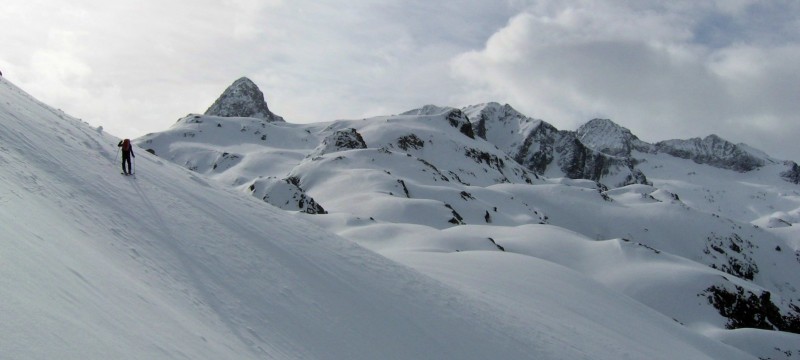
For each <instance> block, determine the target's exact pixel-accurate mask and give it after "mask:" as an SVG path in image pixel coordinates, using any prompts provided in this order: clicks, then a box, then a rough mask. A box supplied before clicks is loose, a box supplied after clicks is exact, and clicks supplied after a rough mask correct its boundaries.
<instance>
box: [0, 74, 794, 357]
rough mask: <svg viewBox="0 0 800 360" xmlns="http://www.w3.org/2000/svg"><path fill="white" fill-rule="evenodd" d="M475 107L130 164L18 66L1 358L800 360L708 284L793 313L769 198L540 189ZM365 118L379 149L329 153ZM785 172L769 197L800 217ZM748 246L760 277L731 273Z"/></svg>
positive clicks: (215, 122)
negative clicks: (130, 172) (23, 81)
mask: <svg viewBox="0 0 800 360" xmlns="http://www.w3.org/2000/svg"><path fill="white" fill-rule="evenodd" d="M440 110H441V111H440ZM457 115H458V114H457V113H454V112H452V111H451V110H450V109H436V108H425V109H422V110H421V111H418V112H415V113H407V114H403V115H398V116H395V117H380V118H376V119H367V120H354V121H342V122H333V123H321V124H312V125H295V124H290V123H284V122H271V123H266V122H263V121H260V120H257V119H252V118H221V117H217V116H201V115H197V116H190V117H187V118H184V119H182V120H181V121H180V122H179V123H178V124H176V125H175V126H174V127H173V128H172V129H170V130H169V131H167V132H164V133H161V134H153V135H150V136H147V137H145V138H143V139H138V140H137V144H138V145H139V147H136V148H135V153H136V158H135V159H134V160H135V166H136V175H135V176H130V177H125V176H122V175H120V174H119V173H120V166H119V159H118V157H117V151H118V149H117V146H116V144H117V142H118V141H119V139H118V138H117V137H115V136H112V135H110V134H107V133H104V132H103V131H102V129H100V128H92V127H90V126H89V125H88V124H86V123H83V122H82V121H80V120H78V119H74V118H72V117H70V116H68V115H67V114H64V113H63V112H61V111H59V110H56V109H52V108H50V107H48V106H46V105H44V104H42V103H40V102H38V101H36V100H35V99H33V98H31V97H30V96H29V95H27V94H26V93H25V92H24V91H22V90H21V89H19V88H17V87H15V86H14V85H13V84H11V83H9V82H8V81H7V80H5V79H3V78H0V229H2V231H0V297H1V298H2V299H3V300H2V301H1V302H0V318H2V321H0V354H2V355H1V356H0V357H2V358H4V359H54V358H58V359H110V358H113V359H248V358H253V359H489V358H498V359H756V358H759V357H760V358H772V359H792V358H797V357H798V356H800V346H798V344H800V335H797V334H794V333H789V332H782V331H763V330H756V329H737V330H728V329H726V324H727V320H728V319H726V318H725V317H723V316H721V315H720V314H719V313H718V312H717V311H716V310H715V309H714V308H713V307H711V306H710V305H709V301H708V300H707V298H706V296H704V295H701V294H703V291H705V290H707V289H708V288H709V286H719V287H727V288H729V289H735V288H736V287H740V288H742V289H746V290H747V291H752V292H753V293H756V294H761V293H762V292H763V291H770V293H771V294H772V298H771V299H772V302H773V303H775V305H776V306H777V307H778V308H779V309H780V310H781V311H783V312H784V313H787V312H790V311H791V301H792V300H795V301H796V299H798V298H800V296H798V295H797V291H798V290H797V289H800V279H798V271H797V269H798V266H799V265H800V264H798V260H797V258H796V251H797V250H798V246H797V245H798V243H797V240H796V239H797V237H796V235H797V232H796V231H794V230H793V228H796V227H797V226H788V227H782V228H776V229H770V230H765V229H763V228H762V227H756V226H754V225H752V224H748V223H746V222H744V221H742V219H743V218H752V220H755V218H754V217H755V216H758V217H759V218H762V217H763V216H767V215H768V214H767V212H768V210H770V209H769V205H765V206H761V207H754V208H749V209H748V210H747V211H740V210H730V208H728V207H727V206H728V205H739V204H741V203H738V201H739V200H736V199H737V198H734V200H725V201H731V204H728V203H725V202H721V205H720V206H721V207H723V206H722V205H725V206H724V207H725V209H723V210H724V211H721V212H720V213H722V214H723V215H724V216H722V217H720V216H719V215H718V214H714V213H711V212H708V211H707V210H708V208H707V207H703V206H699V205H696V204H695V202H698V201H700V199H701V198H700V197H698V196H684V195H683V193H684V192H685V190H686V189H687V188H688V187H687V186H684V185H680V184H681V183H679V182H676V181H673V182H669V181H668V180H657V179H659V178H658V176H657V175H656V176H655V177H654V176H652V175H651V177H650V178H651V179H653V186H646V185H631V186H629V187H625V188H622V189H611V190H607V191H606V190H603V189H601V188H598V187H597V186H596V183H594V182H591V181H582V180H569V179H562V180H558V179H544V178H540V177H538V176H536V175H534V174H533V173H531V172H528V171H527V170H526V169H524V168H523V167H522V166H520V165H519V164H517V163H515V162H514V161H513V160H511V159H510V158H508V156H507V155H506V154H505V153H503V152H502V151H501V150H500V149H499V148H497V147H495V146H494V145H492V144H491V143H489V142H487V141H485V140H482V139H479V138H475V137H472V138H470V137H469V136H468V134H467V133H466V132H467V131H466V130H465V128H464V127H463V125H464V124H465V123H464V121H465V119H466V118H465V117H459V116H457ZM468 123H469V122H468V121H466V124H468ZM409 125H410V126H412V128H413V131H411V130H409V128H408V127H407V126H409ZM346 129H356V130H357V131H358V133H359V134H360V135H362V136H363V140H364V141H365V143H366V145H367V147H366V148H352V149H348V148H337V147H336V146H333V147H320V144H321V143H323V140H324V139H326V138H328V137H329V136H331V135H332V134H334V133H336V132H337V131H339V130H346ZM412 133H413V134H417V135H416V137H417V138H418V139H414V138H413V137H409V136H408V135H409V134H412ZM339 134H340V135H341V133H339ZM399 138H402V139H404V141H403V142H402V144H404V145H405V149H402V148H401V143H400V142H398V141H397V139H399ZM262 139H264V140H262ZM330 140H331V141H334V140H336V139H335V138H333V139H330ZM334 143H336V142H335V141H334ZM420 144H422V145H420ZM265 145H266V146H265ZM145 149H153V151H154V152H155V153H156V154H157V155H158V156H156V155H153V154H150V153H148V152H147V151H145ZM315 149H316V150H319V151H318V152H316V153H315V155H314V156H308V155H309V154H311V153H312V152H313V151H314V150H315ZM453 153H458V154H462V155H463V156H461V157H454V156H452V154H453ZM698 166H700V165H698ZM270 177H271V179H272V180H269V179H270ZM284 179H289V181H287V182H286V183H287V184H292V185H294V187H290V186H287V187H283V186H280V187H279V186H274V184H275V183H276V182H283V180H284ZM267 180H269V181H267ZM293 182H294V183H293ZM270 184H273V185H270ZM770 184H772V186H773V187H772V188H771V189H768V190H759V191H763V192H765V193H766V195H765V197H770V196H780V199H781V200H780V201H776V202H778V203H780V204H779V208H775V209H771V210H774V212H777V211H783V212H784V213H785V214H794V215H796V213H792V211H795V209H797V208H800V206H797V202H796V201H797V199H796V197H795V195H792V194H791V192H790V191H789V190H786V189H787V187H788V189H791V187H789V185H787V186H786V187H782V186H779V185H780V184H773V183H770ZM262 185H264V187H263V188H259V186H262ZM267 185H269V186H267ZM668 185H671V186H672V187H670V186H668ZM705 185H706V186H710V185H708V184H705ZM790 185H791V184H790ZM730 186H731V187H730V188H725V189H724V191H726V192H734V191H736V190H737V189H738V188H736V187H733V185H730ZM276 189H277V190H276ZM262 190H263V191H262ZM700 191H701V192H702V190H700ZM720 191H722V190H720ZM270 193H271V194H272V195H273V197H272V199H278V198H279V199H281V200H280V201H281V202H282V203H285V204H284V205H285V206H282V208H284V209H286V210H291V211H286V210H282V209H281V208H279V207H276V206H280V204H275V205H276V206H273V205H270V204H269V203H267V202H266V201H264V200H265V199H264V197H265V196H266V195H267V194H270ZM675 193H678V194H680V195H681V196H680V199H686V200H677V199H675V198H674V197H672V194H675ZM255 194H257V196H253V195H255ZM775 194H783V195H775ZM278 195H283V196H278ZM300 196H307V198H303V199H304V201H306V202H305V204H306V205H307V204H308V199H310V198H313V199H314V200H315V201H316V202H317V203H318V204H320V205H321V206H322V207H323V208H324V209H325V210H326V212H327V214H325V215H310V214H307V213H306V212H303V211H302V210H304V209H306V208H307V207H304V206H306V205H303V206H294V205H295V203H294V202H292V204H289V203H290V201H289V199H292V201H296V200H297V199H298V197H300ZM726 199H728V198H726ZM764 201H767V202H770V201H771V200H770V199H766V200H764ZM290 205H292V206H290ZM773 207H774V206H773ZM795 212H796V211H795ZM728 215H730V216H728ZM734 215H737V216H734ZM726 216H727V217H730V218H731V219H728V218H727V217H726ZM783 218H784V219H785V221H786V222H787V223H789V224H796V219H797V216H795V217H794V218H792V217H791V216H788V215H787V216H784V217H783ZM762 221H766V220H762ZM787 229H788V230H787ZM710 234H715V235H718V238H715V237H713V236H711V235H710ZM733 234H735V235H736V237H733ZM731 239H733V240H731ZM736 239H738V240H736ZM729 241H730V243H729ZM717 242H720V243H722V244H723V245H724V246H721V247H720V246H718V244H717ZM731 243H733V244H734V245H736V247H738V248H739V250H740V251H739V252H735V251H733V250H731V249H730V247H731V246H730V244H731ZM748 244H750V245H748ZM726 246H727V247H726ZM717 247H720V248H721V249H722V252H718V251H717V250H716V248H717ZM776 248H781V249H782V250H781V251H778V250H776ZM704 250H710V251H707V252H708V253H706V252H704ZM730 259H737V261H739V262H738V263H739V264H740V265H741V264H749V263H748V261H752V263H754V264H757V265H758V272H756V273H755V274H754V276H753V278H752V279H745V278H742V277H739V276H734V275H732V274H731V271H729V272H725V271H722V270H723V268H724V266H725V265H730ZM712 265H715V266H716V267H717V268H716V269H715V268H712ZM731 291H733V290H731Z"/></svg>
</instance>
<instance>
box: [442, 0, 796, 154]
mask: <svg viewBox="0 0 800 360" xmlns="http://www.w3.org/2000/svg"><path fill="white" fill-rule="evenodd" d="M572 3H573V5H575V4H577V5H575V7H570V6H564V7H561V8H558V9H556V10H554V9H553V8H548V9H547V11H546V13H542V12H539V13H537V12H536V11H537V8H531V9H532V10H529V11H531V12H529V13H526V14H522V15H519V16H518V17H517V18H515V19H514V20H512V21H510V22H509V24H508V26H506V27H505V28H504V29H502V30H500V31H498V32H497V33H496V34H495V35H494V36H493V37H492V38H491V39H490V40H489V41H488V42H487V44H486V46H485V48H484V49H482V50H480V51H473V52H468V53H465V54H462V55H461V56H460V57H458V58H456V59H455V60H454V61H453V68H454V71H455V73H456V74H457V76H459V77H460V78H462V79H465V80H467V81H471V82H472V83H473V84H474V86H484V87H488V88H491V89H492V92H493V93H495V94H499V96H500V97H501V99H499V100H502V101H510V102H512V105H514V106H517V107H518V108H520V109H521V110H523V111H524V112H527V113H529V115H532V116H536V117H542V118H544V119H545V120H548V121H550V122H552V123H554V124H556V125H557V126H560V127H562V128H568V129H574V128H575V127H576V126H577V125H579V124H580V123H583V122H585V121H587V120H589V119H590V118H591V117H595V116H602V117H611V118H612V119H613V120H615V121H617V122H619V123H621V124H622V125H624V126H626V127H629V128H630V129H631V130H632V131H634V133H637V134H638V135H639V136H640V137H642V138H644V139H646V140H650V141H656V140H664V139H668V138H677V137H693V136H704V135H707V134H710V133H717V134H718V135H720V136H723V137H727V138H729V139H730V140H731V141H736V142H750V145H752V146H755V147H758V148H762V149H763V150H765V151H767V152H768V153H770V154H772V155H773V156H777V157H783V158H791V159H795V160H799V159H800V145H795V144H794V143H793V142H778V141H776V140H778V139H784V140H788V138H789V137H790V136H789V135H787V134H793V135H794V136H796V135H797V134H798V132H797V130H800V128H798V125H795V124H798V123H800V122H798V121H797V120H798V115H797V114H800V108H799V107H798V102H797V100H796V99H798V98H800V92H798V90H797V83H798V82H797V80H799V79H798V75H797V74H800V65H797V62H796V61H791V60H790V59H791V58H792V57H794V56H796V55H797V54H798V53H797V49H798V44H797V43H792V39H791V38H784V39H782V41H783V42H782V45H780V46H775V45H773V43H774V41H765V42H764V43H759V42H752V43H748V44H747V45H746V46H743V45H740V44H738V43H737V45H730V46H723V47H719V46H720V44H721V42H714V43H710V42H709V43H701V42H699V41H698V36H696V35H697V34H696V33H694V32H692V31H696V29H697V27H696V26H694V27H693V25H695V24H701V23H702V22H703V21H706V20H704V19H706V16H707V14H708V13H710V12H713V11H716V12H717V13H719V14H725V16H728V17H735V16H739V17H746V16H747V15H748V14H749V13H748V11H752V10H751V9H752V7H748V6H745V5H743V6H742V7H740V8H738V9H735V11H728V13H724V12H723V11H722V10H721V9H709V8H707V7H702V8H701V7H699V6H698V7H696V9H695V10H696V11H695V12H692V11H690V10H692V8H691V7H689V6H688V5H686V4H678V5H680V6H678V7H677V8H676V9H673V10H670V9H661V10H664V11H667V12H665V13H659V12H652V11H651V12H648V13H647V14H646V15H645V16H643V17H639V15H640V14H641V8H638V7H640V6H641V3H639V5H637V8H635V9H634V8H633V7H632V6H630V7H625V6H619V4H620V3H621V2H614V3H613V5H607V3H594V2H592V3H591V5H589V6H588V7H585V8H581V4H582V2H572ZM598 4H599V5H598ZM608 4H611V3H610V2H609V3H608ZM676 6H677V5H676ZM652 9H654V8H651V10H652ZM728 10H729V9H728ZM669 11H673V12H669ZM689 14H696V15H695V16H697V18H692V17H688V18H687V17H686V16H689ZM736 19H738V18H736ZM773 20H775V21H779V22H780V21H781V20H782V17H777V18H775V19H773ZM748 21H751V22H752V21H753V20H748ZM764 21H765V20H760V22H764ZM737 26H740V25H737ZM775 26H776V27H781V26H790V25H789V24H786V23H785V22H784V23H783V24H777V25H775ZM758 37H759V36H758V35H753V36H751V37H748V39H756V38H758ZM753 41H755V40H753ZM795 58H796V57H795Z"/></svg>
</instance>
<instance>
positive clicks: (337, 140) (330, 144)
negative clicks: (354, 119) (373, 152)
mask: <svg viewBox="0 0 800 360" xmlns="http://www.w3.org/2000/svg"><path fill="white" fill-rule="evenodd" d="M366 148H367V143H366V142H364V138H363V137H361V134H359V133H358V131H356V129H353V128H347V129H342V130H336V131H335V132H333V134H330V135H328V136H327V137H325V138H324V139H322V142H321V143H320V144H319V146H317V148H316V149H314V151H312V152H311V153H310V154H309V156H310V157H316V156H322V155H325V154H329V153H333V152H337V151H344V150H353V149H366Z"/></svg>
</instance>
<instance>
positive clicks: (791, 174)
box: [781, 161, 800, 184]
mask: <svg viewBox="0 0 800 360" xmlns="http://www.w3.org/2000/svg"><path fill="white" fill-rule="evenodd" d="M784 165H786V167H787V168H788V169H786V171H784V172H782V173H781V177H782V178H783V179H784V180H786V181H788V182H790V183H793V184H800V166H798V165H797V163H796V162H794V161H786V162H784Z"/></svg>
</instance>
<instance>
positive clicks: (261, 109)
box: [205, 77, 284, 122]
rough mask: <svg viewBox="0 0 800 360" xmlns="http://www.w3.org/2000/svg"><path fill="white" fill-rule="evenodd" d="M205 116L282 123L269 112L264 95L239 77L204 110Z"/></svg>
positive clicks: (251, 83)
mask: <svg viewBox="0 0 800 360" xmlns="http://www.w3.org/2000/svg"><path fill="white" fill-rule="evenodd" d="M205 115H212V116H221V117H252V118H258V119H263V120H266V121H269V122H273V121H281V122H282V121H284V120H283V118H282V117H280V116H278V115H275V114H274V113H272V111H270V110H269V107H268V106H267V101H266V100H264V93H262V92H261V90H260V89H259V88H258V86H257V85H256V84H255V83H254V82H253V81H252V80H250V79H248V78H247V77H241V78H239V79H238V80H236V81H234V82H233V84H231V85H230V86H228V88H227V89H225V91H224V92H223V93H222V95H220V97H219V98H217V100H216V101H215V102H214V104H212V105H211V107H209V108H208V110H206V112H205Z"/></svg>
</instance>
